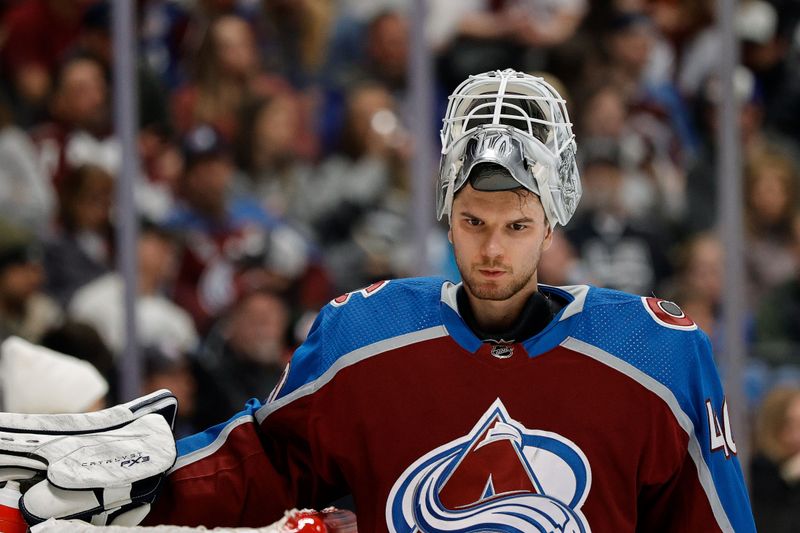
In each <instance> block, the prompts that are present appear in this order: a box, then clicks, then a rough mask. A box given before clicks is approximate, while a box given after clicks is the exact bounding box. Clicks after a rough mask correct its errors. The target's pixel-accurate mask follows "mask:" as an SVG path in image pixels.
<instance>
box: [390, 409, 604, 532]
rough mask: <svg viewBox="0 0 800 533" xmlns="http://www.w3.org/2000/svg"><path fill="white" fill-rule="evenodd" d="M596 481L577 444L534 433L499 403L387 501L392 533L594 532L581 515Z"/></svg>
mask: <svg viewBox="0 0 800 533" xmlns="http://www.w3.org/2000/svg"><path fill="white" fill-rule="evenodd" d="M591 483H592V472H591V468H590V467H589V462H588V461H587V460H586V456H585V455H584V454H583V452H581V450H580V449H579V448H578V447H577V446H576V445H575V444H574V443H573V442H571V441H569V440H567V439H565V438H564V437H562V436H560V435H557V434H555V433H550V432H547V431H537V430H529V429H527V428H525V427H524V426H522V425H521V424H520V423H519V422H517V421H515V420H513V419H512V418H511V417H509V416H508V413H507V412H506V408H505V406H504V405H503V403H502V402H501V401H500V400H499V399H498V400H496V401H495V402H494V403H493V404H492V406H491V407H490V408H489V410H488V411H486V413H484V415H483V416H482V417H481V419H480V420H479V421H478V423H477V424H476V425H475V427H474V428H473V429H472V431H471V432H470V434H469V435H467V436H466V437H463V438H461V439H458V440H455V441H452V442H450V443H448V444H445V445H444V446H440V447H439V448H437V449H435V450H433V451H431V452H429V453H427V454H426V455H424V456H423V457H421V458H419V459H418V460H417V461H416V462H415V463H414V464H412V465H411V466H410V467H408V469H406V471H405V472H404V473H403V475H401V476H400V478H399V479H398V480H397V482H396V483H395V484H394V487H392V491H391V493H390V494H389V500H388V501H387V503H386V523H387V524H388V526H389V530H390V531H392V532H393V533H428V532H439V531H459V532H478V531H503V532H519V533H522V532H536V533H542V532H561V533H589V532H590V531H591V528H590V527H589V523H588V522H587V521H586V517H584V516H583V513H582V512H581V506H582V505H583V503H584V502H585V501H586V497H587V496H588V494H589V489H590V487H591Z"/></svg>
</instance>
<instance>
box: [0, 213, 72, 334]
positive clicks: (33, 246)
mask: <svg viewBox="0 0 800 533" xmlns="http://www.w3.org/2000/svg"><path fill="white" fill-rule="evenodd" d="M43 282H44V270H43V269H42V252H41V245H40V244H39V242H38V239H37V238H36V237H35V236H34V235H33V234H32V233H30V232H29V231H28V230H26V229H24V228H20V227H16V226H13V225H11V224H8V223H7V222H5V221H0V340H2V339H5V338H7V337H9V336H11V335H16V336H19V337H23V338H25V339H28V340H30V341H31V342H38V341H39V340H40V339H41V337H42V335H43V334H44V332H45V331H47V330H48V329H49V328H51V327H52V326H54V325H55V324H57V323H58V322H59V321H60V319H61V310H60V309H59V307H58V305H57V304H56V303H55V302H54V301H53V300H51V299H50V298H49V297H47V296H46V295H45V294H43V293H42V285H43Z"/></svg>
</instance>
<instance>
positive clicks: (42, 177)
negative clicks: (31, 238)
mask: <svg viewBox="0 0 800 533" xmlns="http://www.w3.org/2000/svg"><path fill="white" fill-rule="evenodd" d="M54 211H55V192H54V191H53V186H52V184H51V183H50V177H49V176H47V174H45V172H44V169H43V168H42V166H41V164H40V161H39V155H38V153H37V151H36V147H35V146H34V145H33V143H32V142H31V140H30V137H28V135H27V134H26V133H25V132H24V131H23V130H21V129H20V128H18V127H17V126H16V125H14V123H13V122H12V117H11V109H10V108H9V107H8V105H7V102H6V101H4V100H3V99H2V98H0V213H2V214H3V217H4V218H5V219H6V220H8V221H9V222H12V223H14V224H17V225H19V226H24V227H27V228H31V229H33V230H34V231H35V232H36V233H37V234H38V235H39V236H45V235H46V234H48V233H49V231H50V230H51V229H52V224H53V216H54Z"/></svg>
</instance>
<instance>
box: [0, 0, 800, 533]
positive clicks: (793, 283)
mask: <svg viewBox="0 0 800 533" xmlns="http://www.w3.org/2000/svg"><path fill="white" fill-rule="evenodd" d="M715 3H716V2H714V1H712V0H596V1H591V2H589V1H588V0H428V1H427V17H426V21H427V22H426V27H425V28H424V31H425V35H426V38H427V40H428V43H429V46H430V48H431V50H433V53H434V57H435V67H436V68H435V76H436V78H435V80H434V81H435V95H436V102H435V108H436V110H437V116H434V117H430V128H431V130H432V131H434V130H436V129H437V128H438V125H439V123H440V117H441V115H442V114H443V111H444V107H445V106H446V95H447V94H449V92H451V90H452V89H453V88H454V87H455V85H456V84H457V83H459V82H460V81H461V80H463V79H464V78H465V77H466V76H467V75H469V74H473V73H477V72H483V71H487V70H493V69H498V68H508V67H511V68H516V69H518V70H524V71H527V72H530V73H537V74H539V75H542V76H544V77H546V78H547V79H548V81H550V82H551V83H553V84H554V85H555V86H557V87H558V89H559V90H560V92H561V93H562V94H563V95H564V96H565V97H566V99H567V101H568V102H569V105H570V114H571V117H572V121H573V123H574V127H575V131H576V135H577V140H578V146H579V157H580V167H581V173H582V179H583V184H584V191H585V192H584V196H583V200H582V202H581V205H580V207H579V212H578V213H577V215H576V217H575V219H574V220H573V221H572V222H571V223H570V224H569V226H568V228H566V229H565V230H563V231H559V232H557V233H556V239H555V242H554V244H553V247H552V248H551V250H550V251H549V252H548V253H547V254H545V255H544V257H543V262H542V265H541V268H540V281H542V282H545V283H552V284H572V283H587V282H588V283H593V284H596V285H599V286H605V287H612V288H617V289H621V290H625V291H631V292H634V293H639V294H655V295H657V296H659V297H663V298H667V299H672V300H674V301H676V302H678V303H679V304H680V305H681V306H682V307H683V309H684V310H685V311H686V313H687V314H688V315H690V316H691V317H692V318H693V319H694V320H695V321H696V322H697V323H698V324H699V325H700V326H701V327H702V328H703V329H704V330H705V331H706V332H707V333H708V334H709V335H710V337H711V339H712V342H713V343H714V344H715V345H716V346H717V348H718V350H719V349H721V348H720V346H719V344H720V340H721V332H720V320H719V319H720V301H721V296H722V293H723V291H724V285H723V282H722V270H723V259H724V258H723V249H722V245H721V242H720V239H719V235H718V233H717V230H718V227H717V221H718V219H717V208H718V206H717V203H718V202H717V187H718V183H717V175H716V153H717V137H716V129H717V125H718V107H717V104H718V103H719V100H720V93H721V89H720V80H719V79H718V78H717V76H716V70H715V69H716V65H717V62H718V57H719V56H720V53H721V47H722V40H721V36H720V34H719V32H718V30H717V28H716V27H715V25H714V21H715V14H714V6H715ZM410 4H411V2H410V1H409V0H138V1H137V2H135V5H136V12H137V26H136V30H137V32H136V36H137V38H138V62H137V65H136V70H137V74H138V86H137V89H138V97H139V108H138V125H139V129H138V138H137V146H138V150H139V158H140V161H141V175H140V176H139V177H138V180H137V182H136V184H135V198H134V201H135V204H136V209H137V212H138V215H139V219H140V234H139V241H138V248H137V250H138V262H139V270H138V294H139V296H138V302H137V309H136V311H137V321H138V335H139V338H138V339H137V342H138V344H139V345H140V346H141V349H142V354H143V359H144V361H145V370H146V376H145V377H146V379H145V385H146V387H147V390H152V389H156V388H159V387H163V386H167V387H169V388H171V389H172V390H173V391H175V392H176V393H178V395H179V396H180V401H181V413H182V419H181V421H180V425H179V428H178V431H179V432H183V433H187V432H191V431H193V430H195V429H198V428H200V427H201V426H205V425H208V424H211V423H215V422H218V421H220V420H222V419H224V418H226V417H227V415H229V414H230V413H231V412H233V411H234V410H236V409H238V408H239V407H240V406H241V405H242V404H243V402H244V401H245V400H246V399H247V398H249V397H251V396H264V395H265V393H266V391H269V390H270V389H271V388H272V386H273V385H274V384H275V383H276V382H277V380H278V379H279V378H280V373H281V369H282V367H283V365H284V364H285V363H286V361H287V360H288V359H289V358H290V357H291V353H292V349H293V348H294V347H295V346H297V345H298V343H300V342H302V340H303V339H304V336H305V334H306V332H307V330H308V328H309V326H310V324H311V322H312V321H313V318H314V316H315V312H316V310H317V309H319V307H321V306H322V305H324V304H325V303H326V302H327V301H329V300H330V299H331V298H333V297H335V296H337V295H339V294H341V293H343V292H346V291H350V290H354V289H358V288H360V287H363V286H366V285H369V284H370V283H373V282H375V281H378V280H382V279H386V278H391V277H399V276H405V275H409V274H411V273H414V272H415V261H414V255H413V251H414V247H413V246H412V243H411V242H410V237H411V236H410V235H409V233H408V227H409V224H408V223H407V222H408V217H409V213H410V211H411V207H412V206H410V168H409V167H410V161H411V159H412V158H413V157H414V155H415V154H416V153H419V152H420V151H421V150H428V151H429V152H430V153H431V154H434V157H435V154H437V153H438V151H439V147H438V146H419V145H416V144H415V143H414V142H413V139H412V138H411V137H410V135H409V129H410V126H411V125H410V124H409V120H410V117H411V116H412V114H411V113H410V105H411V103H410V101H409V89H408V85H409V71H408V62H409V58H408V54H409V23H410V20H409V15H410ZM798 22H800V3H798V2H793V1H791V0H740V2H738V4H737V5H736V13H735V28H736V32H737V36H738V40H739V45H740V59H741V64H740V66H739V67H738V68H737V71H736V75H735V79H734V89H735V97H736V98H737V101H738V104H739V125H740V128H741V151H740V153H741V158H742V162H743V165H744V190H743V194H744V201H745V205H744V206H743V207H744V213H745V231H746V234H745V240H746V247H745V253H746V256H745V261H746V267H747V287H746V291H747V304H748V305H747V309H746V310H745V311H746V316H747V319H746V323H745V324H743V325H742V327H743V328H744V329H745V332H746V337H747V342H748V351H749V353H750V354H751V360H750V363H749V365H748V372H747V391H748V400H749V402H750V405H749V406H748V408H749V409H750V412H751V413H753V416H754V419H755V418H758V420H759V423H760V424H761V426H760V429H759V431H758V435H756V436H754V442H756V444H757V448H758V450H759V454H758V456H757V459H756V460H755V461H754V471H755V472H756V475H754V480H755V481H756V482H758V483H760V484H761V485H757V486H756V487H754V501H756V502H759V501H761V499H760V498H759V496H760V495H761V494H762V492H759V491H760V490H761V489H759V488H758V487H761V486H764V487H766V488H765V489H763V490H764V491H766V492H764V493H763V494H767V493H769V491H778V492H780V495H781V497H782V498H783V497H785V498H792V497H793V498H795V499H797V498H798V497H800V496H799V495H800V492H796V491H797V490H800V489H798V488H797V487H799V486H800V481H798V480H800V467H799V466H798V464H800V459H799V458H798V457H800V437H798V436H797V434H799V433H798V432H800V430H798V428H800V422H799V420H800V414H798V413H800V407H798V406H800V403H798V402H800V400H798V398H800V393H798V392H797V390H800V389H797V388H798V387H800V224H798V222H800V217H799V216H798V215H800V167H799V166H798V153H799V152H800V25H799V24H798ZM110 24H111V12H110V2H109V1H108V0H106V1H102V0H74V1H69V2H65V1H61V0H6V1H4V2H2V3H0V73H1V75H0V340H2V339H4V338H7V337H10V336H18V337H21V338H23V339H27V340H29V341H31V342H34V343H37V344H41V345H44V346H48V347H50V348H52V349H54V350H57V351H59V352H62V353H66V354H71V355H74V356H77V357H81V358H83V359H89V360H90V362H91V363H92V364H93V365H94V366H95V367H96V368H97V370H98V371H99V372H100V374H102V376H103V377H104V379H106V380H107V382H108V384H109V385H108V390H107V391H106V390H105V389H102V387H100V388H98V389H97V390H98V391H100V390H102V391H103V394H104V395H105V397H106V398H107V401H109V402H111V401H114V400H115V396H114V394H115V390H116V387H115V383H116V382H117V379H118V378H117V376H116V372H115V368H116V363H117V361H118V357H119V354H120V352H121V351H122V349H123V347H124V346H125V329H124V324H125V320H124V313H123V311H122V301H123V289H124V287H123V280H122V278H121V275H120V274H119V272H118V271H117V269H116V268H115V251H116V250H115V248H116V243H115V206H114V204H115V187H116V180H117V175H118V172H119V169H120V161H121V148H120V143H119V140H118V139H117V138H116V137H115V135H114V128H113V124H112V114H111V110H112V105H111V104H112V102H111V98H112V95H111V86H112V81H113V80H112V66H113V54H112V47H111V41H112V39H111V29H110ZM431 190H432V189H431ZM444 235H445V228H444V227H438V228H437V229H436V235H434V236H433V237H432V239H431V241H432V242H433V243H436V242H438V243H439V245H437V244H433V245H432V250H438V249H446V240H445V237H444ZM442 243H444V244H442ZM434 255H435V257H436V261H435V262H436V269H437V271H438V272H439V273H442V274H446V275H452V274H453V267H452V264H451V261H450V260H449V258H448V256H447V254H446V253H443V254H438V255H437V254H434ZM440 256H441V257H440ZM11 359H13V358H11ZM8 364H11V363H8ZM2 368H4V370H2V372H3V376H0V377H4V378H5V379H6V381H8V380H9V379H10V377H9V376H11V375H14V374H13V372H11V371H10V370H7V366H4V367H2ZM4 388H5V389H7V388H8V387H4ZM92 390H94V389H92ZM6 392H7V390H6ZM143 392H147V391H143ZM776 398H777V399H776ZM81 407H83V408H85V407H87V406H81ZM762 419H763V420H762ZM792 424H794V426H796V427H794V426H792ZM787 432H789V433H792V432H794V433H792V434H791V435H788V434H787ZM767 434H768V435H767ZM787 435H788V436H787ZM740 438H747V436H740ZM770 439H771V444H770V443H769V442H767V441H769V440H770ZM776 443H777V444H776ZM765 465H767V466H765ZM781 491H782V492H781ZM770 494H772V493H770ZM775 497H776V496H775V495H774V494H772V496H771V497H770V501H772V502H773V503H774V502H775V501H776V500H775ZM764 501H766V500H764ZM781 501H783V500H781ZM786 501H787V502H788V501H789V500H786ZM781 508H785V509H788V511H785V512H784V514H785V515H786V516H783V515H782V518H781V519H780V521H779V522H778V524H779V525H777V526H776V525H774V524H773V525H772V526H770V529H769V531H784V530H785V531H790V530H797V529H795V528H794V527H793V526H791V524H794V523H800V512H798V511H797V509H798V507H797V506H796V505H791V504H790V503H787V504H786V505H785V506H783V507H781ZM757 511H758V509H757ZM787 513H788V514H787ZM757 514H758V515H759V520H763V519H765V518H763V517H764V516H765V515H766V514H769V515H770V516H772V518H775V515H776V513H775V512H772V511H765V512H763V513H757ZM780 524H784V525H782V526H781V525H780ZM785 524H790V525H789V526H786V525H785ZM780 527H788V528H789V529H780ZM797 528H800V526H797Z"/></svg>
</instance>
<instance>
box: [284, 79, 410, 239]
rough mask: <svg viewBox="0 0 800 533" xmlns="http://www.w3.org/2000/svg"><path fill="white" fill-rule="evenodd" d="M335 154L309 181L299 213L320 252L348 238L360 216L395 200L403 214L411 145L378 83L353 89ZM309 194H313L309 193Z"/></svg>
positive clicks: (389, 97)
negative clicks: (314, 237)
mask: <svg viewBox="0 0 800 533" xmlns="http://www.w3.org/2000/svg"><path fill="white" fill-rule="evenodd" d="M346 109H347V113H346V118H345V122H344V125H343V129H342V132H341V135H340V137H339V138H340V145H339V147H338V149H337V150H336V152H334V153H333V154H331V155H330V156H329V157H328V158H327V159H325V160H324V161H323V162H322V164H321V165H320V167H319V168H318V169H317V172H316V173H315V174H314V175H313V176H312V180H311V181H310V188H309V190H308V192H307V193H305V194H304V196H305V200H304V205H303V207H302V209H301V210H300V211H299V212H298V213H297V215H298V216H300V217H302V219H303V222H304V223H305V224H306V225H307V226H308V227H310V228H312V231H313V232H314V233H315V234H316V235H317V236H318V238H319V240H320V242H321V243H322V245H323V247H325V246H327V245H328V244H331V243H335V242H337V241H341V240H343V239H347V238H349V236H350V235H351V232H352V229H353V227H354V224H356V223H357V222H358V220H359V218H360V217H361V216H363V215H364V213H366V212H368V211H370V210H372V209H376V208H378V207H380V206H381V205H382V204H383V206H386V205H387V204H389V205H391V202H392V201H399V203H400V206H401V207H399V209H397V211H398V212H402V211H403V209H404V207H403V206H404V203H403V202H404V200H403V194H402V193H403V191H406V190H407V185H406V181H407V176H406V172H407V164H408V161H409V156H410V146H409V140H408V136H407V134H406V133H405V132H404V130H403V128H402V126H401V124H400V122H399V120H398V118H397V109H396V102H395V100H394V98H392V95H391V94H390V93H389V91H388V90H387V89H386V88H385V87H384V86H382V85H380V84H377V83H364V84H361V85H358V86H356V87H354V88H353V89H351V91H350V93H349V94H348V98H347V108H346ZM312 191H313V193H312Z"/></svg>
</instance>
